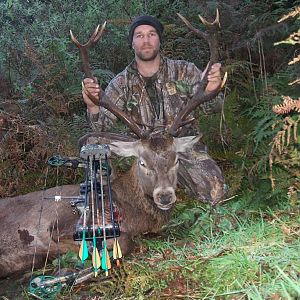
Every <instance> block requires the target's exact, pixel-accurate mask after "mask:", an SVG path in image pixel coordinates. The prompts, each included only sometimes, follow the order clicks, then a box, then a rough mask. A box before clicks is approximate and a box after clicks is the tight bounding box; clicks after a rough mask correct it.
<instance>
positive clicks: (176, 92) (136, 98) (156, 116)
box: [88, 57, 223, 132]
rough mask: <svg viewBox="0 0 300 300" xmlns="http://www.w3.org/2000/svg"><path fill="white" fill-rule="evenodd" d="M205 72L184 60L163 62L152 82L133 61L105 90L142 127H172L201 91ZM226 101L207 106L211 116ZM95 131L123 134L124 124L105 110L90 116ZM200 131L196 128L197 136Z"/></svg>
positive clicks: (218, 101)
mask: <svg viewBox="0 0 300 300" xmlns="http://www.w3.org/2000/svg"><path fill="white" fill-rule="evenodd" d="M201 75H202V72H201V71H200V70H199V69H198V68H197V67H196V66H195V65H194V64H193V63H189V62H187V61H184V60H171V59H168V58H165V57H162V58H161V64H160V68H159V71H158V72H157V73H156V74H155V75H153V76H152V77H151V78H145V77H143V76H141V75H140V74H139V73H138V70H137V67H136V62H135V61H133V62H132V63H131V64H130V65H128V66H127V67H126V68H125V70H124V71H122V72H121V73H119V74H118V75H117V76H116V77H115V78H114V79H113V80H112V81H111V82H110V83H109V85H108V86H107V88H106V89H105V94H106V95H107V96H108V98H109V99H110V100H111V101H113V102H114V103H115V104H117V105H118V107H119V108H121V109H122V110H123V111H125V112H126V113H127V114H129V115H130V116H131V117H132V118H133V119H134V120H135V121H136V123H137V124H138V125H140V126H141V127H145V128H148V127H153V126H154V127H156V126H160V125H168V124H171V123H172V120H173V119H174V117H175V116H176V115H177V113H178V112H179V111H180V109H182V107H183V106H184V105H185V104H186V103H187V102H188V101H189V99H190V98H191V97H192V96H193V95H194V94H195V92H196V91H197V88H198V85H199V82H200V80H201ZM222 101H223V97H222V96H221V95H220V96H218V97H216V98H215V99H214V100H213V101H211V102H209V103H205V104H203V105H202V106H201V107H202V110H203V111H204V113H206V114H208V113H211V112H215V111H216V107H218V108H217V110H220V109H219V108H220V107H221V104H222ZM88 117H89V121H90V124H91V126H92V128H93V130H95V131H119V130H120V129H121V127H120V123H119V124H118V120H116V117H115V116H114V115H112V114H111V113H110V112H108V111H107V110H106V109H104V108H102V107H101V108H100V114H97V115H89V116H88ZM195 131H197V130H196V129H195V127H194V126H193V132H195Z"/></svg>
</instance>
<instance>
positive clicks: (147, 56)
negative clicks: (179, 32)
mask: <svg viewBox="0 0 300 300" xmlns="http://www.w3.org/2000/svg"><path fill="white" fill-rule="evenodd" d="M158 53H159V49H153V50H152V53H149V52H148V53H144V52H143V51H136V53H135V54H136V56H137V57H138V58H139V59H140V60H143V61H151V60H154V59H155V58H156V57H157V55H158Z"/></svg>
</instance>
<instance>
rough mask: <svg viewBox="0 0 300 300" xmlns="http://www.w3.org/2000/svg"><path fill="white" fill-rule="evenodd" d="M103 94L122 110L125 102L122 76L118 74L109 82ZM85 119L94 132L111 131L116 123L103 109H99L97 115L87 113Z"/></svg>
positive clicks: (114, 118)
mask: <svg viewBox="0 0 300 300" xmlns="http://www.w3.org/2000/svg"><path fill="white" fill-rule="evenodd" d="M105 94H106V96H107V97H108V99H110V100H111V101H112V102H114V103H115V104H116V105H117V106H118V107H119V108H120V109H122V110H123V107H124V103H125V101H126V87H125V85H124V78H123V75H121V74H119V75H117V76H116V77H115V78H114V79H112V80H111V82H110V83H109V84H108V86H107V87H106V89H105ZM100 101H101V100H100ZM87 118H88V122H89V124H90V126H91V128H92V129H93V131H96V132H97V131H98V132H99V131H107V130H111V129H112V128H113V127H114V125H115V122H116V117H115V116H114V115H113V114H112V113H111V112H109V111H108V110H107V109H105V108H103V107H100V112H99V113H98V114H94V115H93V114H90V113H89V112H88V113H87Z"/></svg>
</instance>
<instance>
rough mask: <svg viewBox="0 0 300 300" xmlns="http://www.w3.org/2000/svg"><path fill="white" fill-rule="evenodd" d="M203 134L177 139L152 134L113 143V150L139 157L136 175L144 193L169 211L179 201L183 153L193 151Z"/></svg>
mask: <svg viewBox="0 0 300 300" xmlns="http://www.w3.org/2000/svg"><path fill="white" fill-rule="evenodd" d="M199 139H200V136H198V137H195V136H188V137H180V138H173V137H171V136H162V135H161V134H158V135H157V134H154V135H153V134H152V135H150V136H149V138H147V139H142V140H137V141H133V142H122V141H118V142H112V143H111V144H110V148H111V150H112V152H114V153H115V154H117V155H120V156H122V157H129V156H134V157H136V158H137V160H136V164H135V165H134V167H133V168H134V171H133V172H134V174H136V178H137V180H138V185H139V188H140V189H141V190H142V192H143V194H144V195H145V196H147V197H149V198H151V199H152V198H153V201H154V203H155V204H156V206H157V207H158V208H159V209H161V210H169V209H170V208H171V207H172V206H173V204H174V203H175V201H176V196H175V189H176V185H177V172H178V167H179V159H180V154H181V153H186V152H187V151H189V150H191V149H192V147H193V145H194V144H195V143H197V142H198V140H199Z"/></svg>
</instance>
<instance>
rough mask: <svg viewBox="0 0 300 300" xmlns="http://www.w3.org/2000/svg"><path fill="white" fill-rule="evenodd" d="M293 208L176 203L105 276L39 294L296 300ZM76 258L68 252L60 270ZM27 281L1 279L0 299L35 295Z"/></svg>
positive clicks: (299, 265) (298, 248)
mask: <svg viewBox="0 0 300 300" xmlns="http://www.w3.org/2000/svg"><path fill="white" fill-rule="evenodd" d="M299 212H300V204H299V203H290V204H285V205H282V206H281V207H277V208H272V209H271V208H270V207H268V206H265V205H261V204H260V203H253V202H249V200H248V199H247V197H243V198H238V197H235V198H233V199H231V200H230V201H228V202H226V203H224V204H222V205H220V206H218V207H217V208H216V209H215V210H214V211H211V209H210V207H209V206H208V205H206V204H203V203H196V202H193V201H179V203H178V204H177V206H176V209H175V211H174V216H173V218H172V220H171V221H170V223H169V224H168V225H167V226H166V227H165V228H164V229H163V230H162V232H161V234H160V235H156V236H153V235H152V236H150V235H148V236H144V237H143V238H141V239H139V240H137V247H136V250H135V252H134V254H133V255H132V256H131V257H128V258H126V259H125V260H123V262H122V266H121V267H120V268H113V270H112V271H111V273H110V275H109V276H108V277H106V276H105V275H104V274H100V275H99V276H98V277H97V278H92V279H91V280H88V281H85V282H84V283H82V284H80V285H76V286H73V287H71V286H67V287H65V288H63V289H62V290H61V291H60V293H59V294H57V295H56V298H55V297H54V294H55V293H53V297H54V298H51V297H52V295H51V293H49V298H45V297H44V298H41V299H75V300H76V299H87V300H88V299H89V300H98V299H170V300H171V299H232V300H233V299H255V300H256V299H274V300H278V299H299V297H300V259H299V257H300V239H299V235H300V213H299ZM76 259H77V258H76V254H75V253H67V254H66V255H64V256H62V258H61V262H60V263H61V267H62V268H64V267H70V265H71V264H72V263H71V262H73V263H74V261H76ZM56 265H57V261H54V262H53V263H52V265H50V266H49V270H53V269H55V266H56ZM37 274H38V273H37ZM29 279H30V274H25V275H24V276H23V277H22V278H18V279H14V278H10V279H7V280H5V281H2V282H1V283H0V297H1V298H0V299H1V300H2V299H3V300H7V299H9V300H18V299H34V298H33V297H32V296H30V294H29V293H28V284H29Z"/></svg>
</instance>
